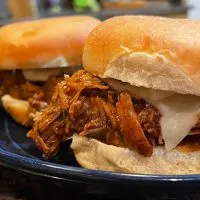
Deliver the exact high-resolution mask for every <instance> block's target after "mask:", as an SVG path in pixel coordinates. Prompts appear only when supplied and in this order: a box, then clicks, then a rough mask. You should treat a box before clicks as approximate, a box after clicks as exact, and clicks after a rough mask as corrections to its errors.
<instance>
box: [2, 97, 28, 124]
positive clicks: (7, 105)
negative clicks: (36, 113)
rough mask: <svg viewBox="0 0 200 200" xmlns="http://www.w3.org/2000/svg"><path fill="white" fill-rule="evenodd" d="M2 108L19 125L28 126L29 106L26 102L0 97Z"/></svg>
mask: <svg viewBox="0 0 200 200" xmlns="http://www.w3.org/2000/svg"><path fill="white" fill-rule="evenodd" d="M1 103H2V106H3V108H4V109H5V110H6V111H7V112H8V113H9V114H10V115H11V117H12V118H13V119H14V120H15V121H16V122H18V123H19V124H21V125H24V126H27V125H29V124H28V122H29V114H30V106H29V103H28V101H23V100H19V99H15V98H13V97H11V96H10V95H4V96H2V97H1Z"/></svg>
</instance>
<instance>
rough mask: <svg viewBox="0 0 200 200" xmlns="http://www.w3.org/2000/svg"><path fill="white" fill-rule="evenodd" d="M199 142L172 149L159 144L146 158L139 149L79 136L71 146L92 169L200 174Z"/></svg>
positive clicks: (80, 160)
mask: <svg viewBox="0 0 200 200" xmlns="http://www.w3.org/2000/svg"><path fill="white" fill-rule="evenodd" d="M195 145H196V146H195ZM195 145H194V144H193V145H192V146H189V145H188V144H185V145H183V146H182V147H180V148H178V149H175V150H173V151H171V152H166V151H165V150H164V148H162V147H156V148H154V153H153V155H152V156H151V157H144V156H143V155H140V154H138V153H137V152H136V151H130V150H129V149H126V148H121V147H115V146H112V145H107V144H104V143H101V142H99V141H98V140H95V139H88V138H86V137H83V136H77V135H75V136H74V137H73V140H72V144H71V148H72V149H73V150H74V153H75V156H76V160H77V161H78V163H79V164H80V165H81V166H82V167H85V168H88V169H96V170H106V171H114V172H127V173H142V174H165V175H167V174H199V173H200V159H199V158H200V144H199V143H198V144H195ZM194 147H196V149H195V148H194ZM191 158H192V159H191Z"/></svg>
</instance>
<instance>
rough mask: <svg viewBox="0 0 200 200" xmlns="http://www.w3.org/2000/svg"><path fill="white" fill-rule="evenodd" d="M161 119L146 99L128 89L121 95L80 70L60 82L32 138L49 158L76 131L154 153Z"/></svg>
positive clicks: (101, 139)
mask: <svg viewBox="0 0 200 200" xmlns="http://www.w3.org/2000/svg"><path fill="white" fill-rule="evenodd" d="M149 114H150V115H149ZM146 115H149V117H148V116H146ZM159 119H160V114H159V112H158V111H157V110H156V109H155V108H154V107H152V106H150V105H149V104H147V103H146V102H145V101H143V100H141V101H140V100H137V101H135V100H132V99H131V97H130V95H129V94H128V93H127V92H123V93H121V94H118V93H117V92H116V91H113V90H111V89H110V88H109V87H108V86H107V85H106V84H105V83H103V82H102V81H101V80H100V79H99V78H96V77H94V76H93V75H91V74H89V73H87V72H86V71H84V70H80V71H77V72H76V73H74V74H73V75H72V76H71V77H68V76H65V78H64V80H63V81H61V82H59V83H58V84H57V86H56V88H55V91H54V93H53V97H52V99H51V101H50V102H49V105H48V107H47V108H46V109H45V110H44V112H42V113H41V115H39V117H38V118H37V119H36V120H35V123H34V125H33V128H32V130H30V131H29V133H28V137H30V138H32V139H33V140H34V142H35V143H36V145H37V146H38V148H39V149H40V150H41V151H42V152H44V153H45V154H46V155H47V156H48V157H50V156H53V155H55V154H56V153H57V152H58V151H59V147H60V144H61V143H62V142H64V141H65V140H66V139H68V138H70V137H71V136H72V135H73V134H79V135H81V136H86V137H92V138H96V139H98V140H100V141H101V142H104V143H106V144H111V145H115V146H122V147H127V148H130V149H135V150H137V151H138V152H139V153H141V154H143V155H144V156H151V154H152V152H153V144H154V143H155V142H152V141H158V139H159V137H160V127H159V125H158V124H159ZM154 121H155V122H154ZM157 123H158V124H157Z"/></svg>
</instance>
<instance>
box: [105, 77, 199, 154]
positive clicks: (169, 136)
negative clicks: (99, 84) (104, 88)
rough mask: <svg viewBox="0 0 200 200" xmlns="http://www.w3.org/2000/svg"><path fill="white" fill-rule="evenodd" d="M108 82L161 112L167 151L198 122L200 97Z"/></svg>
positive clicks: (162, 129)
mask: <svg viewBox="0 0 200 200" xmlns="http://www.w3.org/2000/svg"><path fill="white" fill-rule="evenodd" d="M107 82H108V84H109V85H110V86H111V87H112V88H114V89H116V90H118V91H124V90H127V91H129V93H130V95H131V96H132V97H134V98H138V99H140V98H141V99H144V100H145V101H146V102H148V103H150V104H152V105H153V106H155V107H156V108H157V109H158V110H159V111H160V113H161V119H160V125H161V134H162V138H163V139H164V141H165V149H166V150H167V151H169V150H172V149H173V148H175V147H176V146H177V145H178V144H179V143H180V142H181V141H182V140H183V139H184V138H185V137H186V136H187V135H188V134H189V132H190V130H191V128H192V127H193V126H194V125H195V123H196V122H197V115H198V113H199V112H200V97H197V96H194V95H186V94H177V93H174V92H167V91H160V90H154V89H149V88H144V87H136V86H131V85H130V84H127V83H122V82H120V81H117V80H114V79H108V80H107Z"/></svg>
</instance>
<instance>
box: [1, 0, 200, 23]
mask: <svg viewBox="0 0 200 200" xmlns="http://www.w3.org/2000/svg"><path fill="white" fill-rule="evenodd" d="M73 14H89V15H93V16H95V17H98V18H100V19H107V18H109V17H113V16H116V15H126V14H137V15H138V14H142V15H159V16H166V17H176V18H177V17H178V18H187V17H188V18H192V19H200V0H0V25H3V24H6V23H10V22H12V21H13V20H14V21H15V20H25V19H27V18H28V19H30V18H37V17H51V16H60V15H73Z"/></svg>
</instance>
